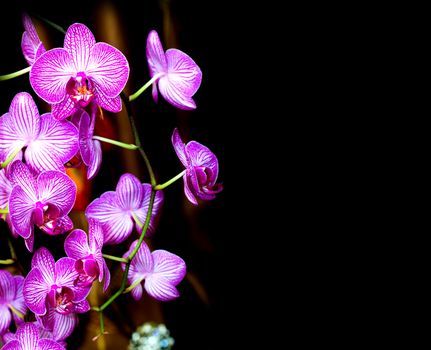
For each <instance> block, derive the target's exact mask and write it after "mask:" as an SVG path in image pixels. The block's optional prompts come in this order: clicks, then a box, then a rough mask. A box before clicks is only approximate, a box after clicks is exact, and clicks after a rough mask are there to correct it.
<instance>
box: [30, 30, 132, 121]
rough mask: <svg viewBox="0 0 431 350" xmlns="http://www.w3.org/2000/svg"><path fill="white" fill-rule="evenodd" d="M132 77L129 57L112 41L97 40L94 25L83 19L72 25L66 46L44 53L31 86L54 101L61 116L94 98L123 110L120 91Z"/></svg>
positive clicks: (113, 109) (54, 111) (57, 115)
mask: <svg viewBox="0 0 431 350" xmlns="http://www.w3.org/2000/svg"><path fill="white" fill-rule="evenodd" d="M128 78H129V63H128V62H127V59H126V57H125V56H124V55H123V54H122V53H121V52H120V51H119V50H118V49H116V48H114V47H113V46H111V45H109V44H106V43H103V42H99V43H96V40H95V38H94V35H93V33H92V32H91V31H90V29H88V28H87V27H86V26H85V25H83V24H80V23H75V24H72V25H71V26H70V27H69V28H68V30H67V32H66V35H65V38H64V48H55V49H51V50H49V51H47V52H45V53H44V54H42V55H41V56H40V57H39V58H38V59H37V60H36V62H35V63H34V64H33V66H32V68H31V71H30V83H31V86H32V87H33V89H34V91H35V92H36V94H38V95H39V97H40V98H42V99H43V100H44V101H46V102H47V103H49V104H51V105H52V114H53V115H54V117H55V118H56V119H58V120H62V119H64V118H67V117H68V116H70V115H72V114H73V113H74V112H75V111H76V110H78V109H79V108H83V107H85V106H87V105H88V104H89V103H90V102H91V101H92V100H94V101H95V102H96V103H97V105H99V106H101V107H102V108H104V109H106V110H107V111H110V112H114V113H116V112H120V111H121V107H122V106H121V98H120V96H119V95H120V93H121V91H122V90H123V88H124V86H125V85H126V82H127V79H128Z"/></svg>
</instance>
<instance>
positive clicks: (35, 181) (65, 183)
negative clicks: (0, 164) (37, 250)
mask: <svg viewBox="0 0 431 350" xmlns="http://www.w3.org/2000/svg"><path fill="white" fill-rule="evenodd" d="M10 180H11V183H12V185H13V189H12V191H11V193H10V196H9V214H10V220H11V222H12V225H13V227H14V229H15V230H16V232H17V233H18V234H19V235H20V236H22V237H23V238H24V239H25V240H26V245H27V248H28V249H29V251H32V250H33V242H34V231H33V225H37V226H38V227H39V228H40V229H41V230H43V231H44V232H45V233H48V234H50V235H57V234H61V233H63V232H65V231H68V230H71V229H72V228H73V223H72V220H71V219H70V218H69V217H68V216H67V214H68V213H69V212H70V210H71V209H72V207H73V204H74V203H75V198H76V185H75V183H74V182H73V181H72V180H71V179H70V178H69V177H68V176H67V175H66V174H63V173H62V172H60V171H56V170H48V171H44V172H42V173H40V174H39V175H38V176H37V178H34V177H33V175H32V173H31V172H30V169H29V168H28V167H27V166H26V165H25V164H24V163H22V162H21V161H19V160H16V161H15V162H13V163H12V164H11V167H10Z"/></svg>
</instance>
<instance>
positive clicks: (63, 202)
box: [37, 170, 76, 216]
mask: <svg viewBox="0 0 431 350" xmlns="http://www.w3.org/2000/svg"><path fill="white" fill-rule="evenodd" d="M37 186H38V190H39V198H40V200H41V201H43V202H45V203H51V204H54V205H56V206H57V207H58V208H59V209H60V212H61V216H63V215H67V214H68V213H69V212H70V210H71V209H72V207H73V205H74V203H75V199H76V185H75V183H74V182H73V181H72V179H71V178H70V177H69V176H67V175H66V174H63V173H61V172H59V171H55V170H48V171H44V172H43V173H40V174H39V176H38V178H37Z"/></svg>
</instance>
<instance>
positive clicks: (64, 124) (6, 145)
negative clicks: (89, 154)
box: [0, 92, 79, 173]
mask: <svg viewBox="0 0 431 350" xmlns="http://www.w3.org/2000/svg"><path fill="white" fill-rule="evenodd" d="M24 147H27V148H26V149H25V151H24V158H25V160H26V163H27V164H28V166H29V167H30V168H31V169H32V171H33V172H35V173H38V172H41V171H43V170H60V171H63V172H64V166H63V164H64V163H66V162H67V161H68V160H69V159H71V158H72V157H73V156H74V155H75V154H76V153H77V152H78V147H79V146H78V130H77V128H76V127H75V126H74V125H73V124H72V123H70V122H68V121H57V120H55V119H54V118H53V116H52V114H51V113H45V114H43V115H41V116H40V115H39V111H38V109H37V106H36V103H35V102H34V100H33V98H32V97H31V95H30V94H28V93H27V92H20V93H18V94H16V95H15V97H14V98H13V100H12V103H11V105H10V108H9V113H5V114H3V116H2V117H1V118H0V160H3V159H4V160H6V159H7V158H8V157H10V156H11V155H12V154H14V153H15V152H17V151H19V150H20V149H22V148H24Z"/></svg>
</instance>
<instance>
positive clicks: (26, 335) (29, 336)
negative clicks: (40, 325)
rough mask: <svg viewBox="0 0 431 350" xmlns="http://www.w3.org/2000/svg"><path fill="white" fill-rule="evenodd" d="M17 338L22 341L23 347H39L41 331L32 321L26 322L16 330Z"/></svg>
mask: <svg viewBox="0 0 431 350" xmlns="http://www.w3.org/2000/svg"><path fill="white" fill-rule="evenodd" d="M16 340H18V341H19V342H20V343H21V349H37V348H38V346H37V343H38V342H39V331H38V329H37V327H36V326H35V325H34V324H32V323H25V324H23V325H22V326H21V327H19V328H18V330H17V331H16Z"/></svg>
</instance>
